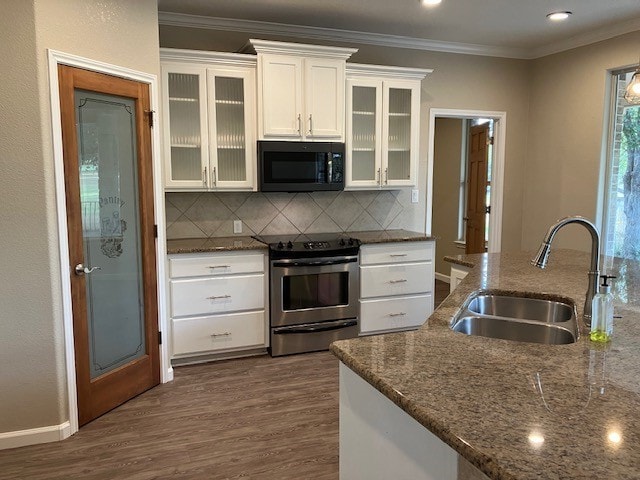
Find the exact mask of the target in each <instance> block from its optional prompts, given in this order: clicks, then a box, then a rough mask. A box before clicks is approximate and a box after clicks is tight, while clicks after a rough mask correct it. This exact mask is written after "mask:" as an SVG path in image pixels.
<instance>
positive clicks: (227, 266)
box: [207, 265, 231, 268]
mask: <svg viewBox="0 0 640 480" xmlns="http://www.w3.org/2000/svg"><path fill="white" fill-rule="evenodd" d="M207 268H231V265H209V266H208V267H207Z"/></svg>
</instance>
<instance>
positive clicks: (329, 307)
mask: <svg viewBox="0 0 640 480" xmlns="http://www.w3.org/2000/svg"><path fill="white" fill-rule="evenodd" d="M260 240H262V241H265V243H268V244H269V259H270V265H271V269H270V274H271V281H270V306H271V311H270V313H271V315H270V317H271V320H270V332H271V342H270V345H271V346H270V353H271V355H272V356H274V357H275V356H279V355H288V354H292V353H302V352H312V351H316V350H326V349H327V348H329V344H330V343H331V342H333V341H335V340H340V339H344V338H352V337H356V336H358V330H359V329H358V316H359V306H358V291H359V288H360V275H359V269H358V251H359V249H360V242H359V241H358V240H356V239H353V238H340V237H338V238H336V237H335V236H333V238H327V237H326V236H316V237H311V238H309V237H298V238H294V239H291V238H288V239H287V238H278V237H266V238H265V237H263V238H260Z"/></svg>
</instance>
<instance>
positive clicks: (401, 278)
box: [360, 262, 433, 298]
mask: <svg viewBox="0 0 640 480" xmlns="http://www.w3.org/2000/svg"><path fill="white" fill-rule="evenodd" d="M431 291H433V263H431V262H423V263H399V264H396V265H373V266H368V267H360V298H371V297H387V296H391V295H411V294H415V293H426V292H431Z"/></svg>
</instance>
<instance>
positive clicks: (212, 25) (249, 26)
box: [158, 12, 530, 58]
mask: <svg viewBox="0 0 640 480" xmlns="http://www.w3.org/2000/svg"><path fill="white" fill-rule="evenodd" d="M158 23H159V24H160V25H169V26H174V27H190V28H205V29H211V30H223V31H231V32H244V33H251V34H252V35H260V34H265V35H278V36H285V37H296V38H307V39H311V40H328V41H333V42H336V41H342V42H349V43H359V44H364V45H377V46H380V47H396V48H409V49H412V50H426V51H434V52H445V53H461V54H466V55H481V56H488V57H506V58H530V57H529V55H528V51H527V50H526V49H522V48H511V47H495V46H489V45H477V44H471V43H455V42H442V41H440V40H428V39H423V38H415V37H405V36H400V35H385V34H381V33H369V32H357V31H353V30H339V29H334V28H323V27H309V26H302V25H288V24H285V23H272V22H258V21H255V20H238V19H232V18H219V17H203V16H199V15H189V14H185V13H172V12H158Z"/></svg>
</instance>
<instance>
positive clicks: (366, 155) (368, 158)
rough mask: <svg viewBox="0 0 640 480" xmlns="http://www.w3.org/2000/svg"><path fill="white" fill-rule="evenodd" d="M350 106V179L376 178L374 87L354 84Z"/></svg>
mask: <svg viewBox="0 0 640 480" xmlns="http://www.w3.org/2000/svg"><path fill="white" fill-rule="evenodd" d="M351 107H352V113H351V115H352V118H351V168H352V172H351V177H352V180H356V181H358V180H360V181H362V180H376V173H377V172H376V169H377V167H376V117H377V112H376V88H375V87H359V86H354V87H353V90H352V106H351Z"/></svg>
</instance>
